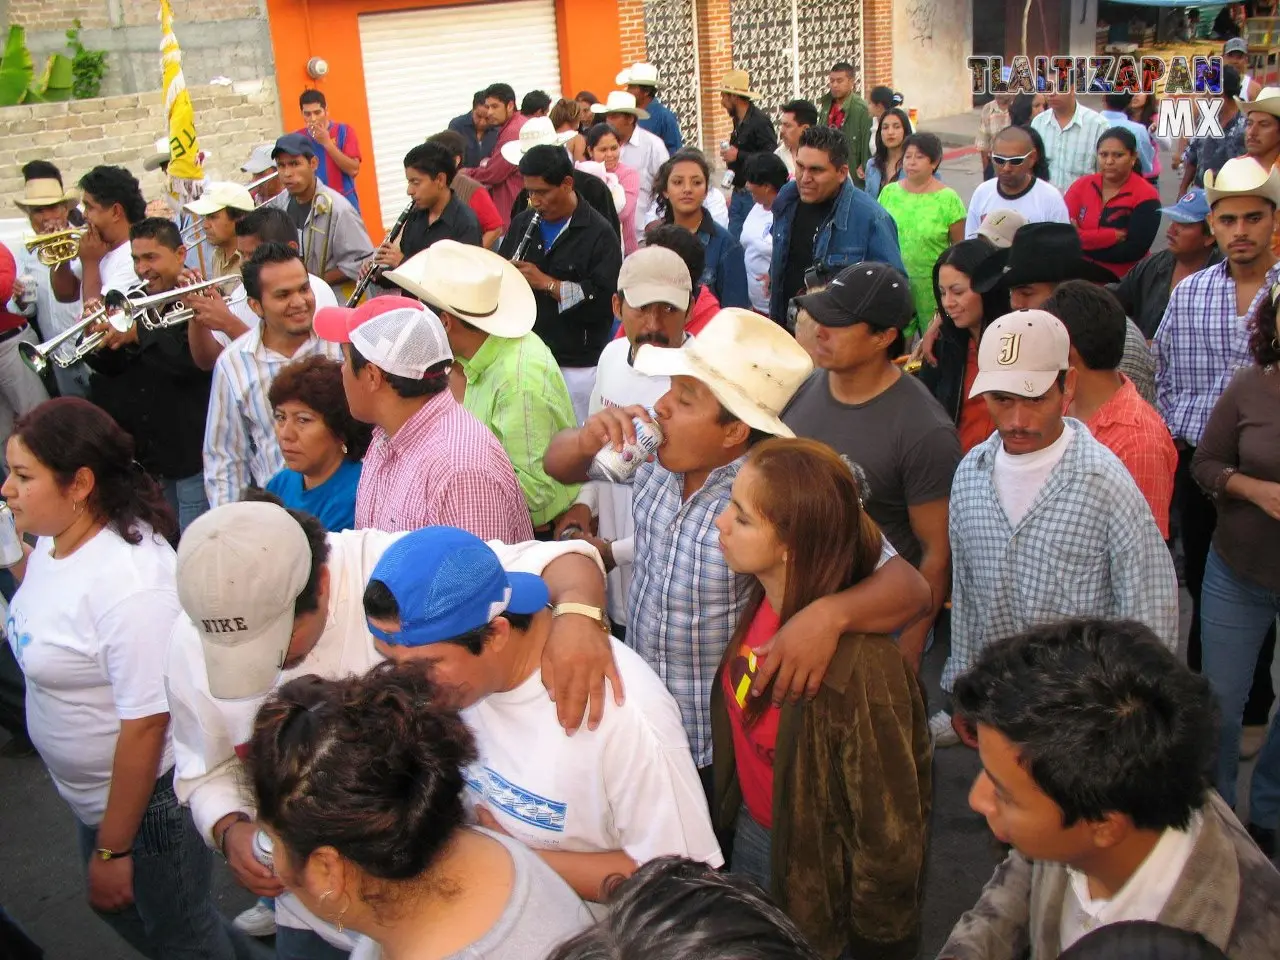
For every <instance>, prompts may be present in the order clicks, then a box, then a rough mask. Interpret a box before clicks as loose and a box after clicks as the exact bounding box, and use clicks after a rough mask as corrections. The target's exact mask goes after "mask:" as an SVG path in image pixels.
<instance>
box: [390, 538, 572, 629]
mask: <svg viewBox="0 0 1280 960" xmlns="http://www.w3.org/2000/svg"><path fill="white" fill-rule="evenodd" d="M375 580H376V581H378V582H380V583H382V584H383V585H384V586H386V588H387V589H388V590H390V591H391V595H392V596H393V597H395V600H396V606H397V607H399V608H400V629H399V630H398V631H396V632H394V633H391V632H388V631H385V630H380V629H378V628H377V627H375V626H374V625H373V624H369V632H370V633H372V634H373V635H374V636H375V637H377V638H378V639H379V640H384V641H386V642H387V643H390V644H394V645H396V646H398V647H425V646H426V645H427V644H431V643H439V642H441V641H442V640H452V639H453V638H455V637H460V636H462V635H463V634H467V633H471V632H472V631H473V630H478V629H479V628H480V627H483V626H484V625H485V624H487V623H489V622H491V621H492V620H493V619H494V618H495V617H498V616H500V615H501V614H503V613H524V614H531V613H537V612H538V611H539V610H542V609H543V608H544V607H546V606H547V604H548V603H549V602H550V600H551V595H550V593H549V592H548V591H547V584H546V582H545V581H544V580H543V579H542V578H541V577H538V576H534V575H533V574H531V573H508V572H507V571H506V570H504V569H503V568H502V563H501V562H500V561H499V560H498V555H497V554H496V553H494V552H493V551H492V550H491V549H490V548H489V545H488V544H486V543H485V542H484V541H483V540H481V539H480V538H479V537H477V536H475V535H474V534H471V533H467V531H465V530H459V529H458V528H457V527H424V528H422V529H421V530H414V531H413V532H412V533H407V534H405V535H404V536H403V537H401V538H400V539H399V540H397V541H396V542H395V543H393V544H392V545H391V546H390V547H388V548H387V551H386V552H385V553H384V554H383V555H382V558H381V559H380V560H379V561H378V563H377V566H375V567H374V568H373V574H372V576H370V577H369V581H370V583H372V582H373V581H375Z"/></svg>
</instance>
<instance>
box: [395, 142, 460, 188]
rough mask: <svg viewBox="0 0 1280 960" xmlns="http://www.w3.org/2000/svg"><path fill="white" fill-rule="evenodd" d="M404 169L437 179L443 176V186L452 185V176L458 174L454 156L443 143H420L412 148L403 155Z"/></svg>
mask: <svg viewBox="0 0 1280 960" xmlns="http://www.w3.org/2000/svg"><path fill="white" fill-rule="evenodd" d="M404 167H405V169H406V170H417V171H418V172H419V173H425V174H426V175H427V176H428V177H432V178H434V177H438V176H440V174H442V173H443V174H444V182H445V186H448V185H449V184H451V183H453V178H454V175H455V174H456V173H457V172H458V165H457V163H456V162H455V161H454V154H452V153H450V152H449V148H448V147H446V146H445V145H444V144H443V143H432V142H430V141H428V142H427V143H420V144H418V145H417V146H416V147H413V148H412V149H411V150H410V151H409V152H408V153H406V154H405V155H404Z"/></svg>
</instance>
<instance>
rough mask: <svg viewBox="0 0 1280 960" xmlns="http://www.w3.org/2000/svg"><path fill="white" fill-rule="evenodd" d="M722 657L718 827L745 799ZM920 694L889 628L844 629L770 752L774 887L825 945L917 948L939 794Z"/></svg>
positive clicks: (877, 954) (827, 951)
mask: <svg viewBox="0 0 1280 960" xmlns="http://www.w3.org/2000/svg"><path fill="white" fill-rule="evenodd" d="M723 671H724V667H723V666H722V667H721V671H720V674H718V675H717V677H716V683H715V685H714V686H713V687H712V690H711V730H712V742H713V744H714V751H715V752H714V768H715V784H716V793H715V797H716V802H715V805H714V809H713V810H712V815H713V817H714V818H715V821H716V826H717V828H719V829H721V830H726V831H731V830H732V829H733V825H734V822H735V820H736V818H737V814H738V810H739V808H740V807H741V805H742V791H741V789H740V788H739V786H738V775H737V768H736V764H735V763H734V752H733V734H732V730H731V728H730V726H729V713H728V708H727V706H726V702H725V695H724V681H723V676H722V675H723ZM932 763H933V756H932V748H931V747H930V743H929V718H928V715H927V713H926V712H925V704H924V696H923V694H922V692H921V689H920V684H919V681H917V679H916V677H915V674H914V673H913V672H912V670H911V667H910V666H908V664H907V662H906V661H905V660H904V659H903V658H902V654H901V653H900V652H899V651H898V647H897V645H896V644H895V643H894V642H893V640H892V639H890V638H889V637H886V636H881V635H871V634H851V635H848V636H845V637H843V638H842V639H841V641H840V645H839V647H838V648H837V650H836V655H835V657H834V658H833V659H832V661H831V666H830V667H829V668H828V669H827V675H826V677H825V678H824V679H823V683H822V689H821V691H820V692H819V693H818V696H817V697H815V698H814V700H813V701H812V702H811V703H801V704H796V705H787V706H784V707H783V708H782V715H781V717H780V718H779V722H778V742H777V750H776V752H775V754H774V761H773V777H774V779H773V783H774V787H773V830H772V843H771V850H770V857H771V861H772V868H773V883H772V890H771V891H770V892H771V894H772V896H773V898H774V899H775V900H776V901H777V902H778V903H779V904H780V905H781V906H782V908H783V909H784V910H785V911H786V912H787V915H788V916H790V917H791V919H792V920H794V921H795V922H796V925H797V926H799V928H800V930H801V932H802V933H804V935H805V936H806V937H807V938H808V940H809V942H810V943H811V944H813V946H814V948H815V949H816V950H817V951H818V953H820V954H821V955H822V956H823V957H830V958H835V957H838V956H839V955H840V953H841V951H843V950H844V949H845V947H846V946H850V947H852V953H853V956H856V957H858V958H859V960H911V958H913V957H915V955H916V950H917V947H918V945H919V937H920V897H921V890H922V883H923V878H924V854H925V847H926V846H927V844H928V839H929V836H928V835H929V809H930V806H931V803H932V793H933V777H932Z"/></svg>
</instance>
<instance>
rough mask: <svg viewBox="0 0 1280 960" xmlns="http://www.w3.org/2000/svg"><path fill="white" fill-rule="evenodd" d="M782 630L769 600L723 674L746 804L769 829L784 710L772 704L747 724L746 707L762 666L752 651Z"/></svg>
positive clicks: (748, 809)
mask: <svg viewBox="0 0 1280 960" xmlns="http://www.w3.org/2000/svg"><path fill="white" fill-rule="evenodd" d="M778 627H779V622H778V614H777V613H776V612H775V611H774V609H773V607H771V606H769V601H768V600H765V601H763V602H761V604H760V609H759V610H757V611H756V615H755V617H754V618H753V619H752V621H751V626H749V627H748V628H747V632H746V635H745V636H744V637H743V638H742V643H741V645H740V646H739V648H738V650H737V651H736V652H735V653H734V655H733V659H732V660H730V661H729V665H728V668H727V669H726V670H724V672H723V673H722V676H723V677H724V693H725V703H726V704H727V705H728V707H729V726H730V727H731V728H732V730H733V756H734V762H735V765H736V767H737V770H738V785H739V786H741V787H742V802H743V803H745V804H746V806H747V812H748V813H750V814H751V817H752V819H753V820H755V822H756V823H758V824H760V826H762V827H764V828H766V829H773V752H774V748H775V747H776V745H777V742H778V719H779V717H780V716H781V714H782V711H781V710H780V709H778V708H777V707H775V706H773V705H772V704H770V705H769V706H768V707H766V708H765V709H764V712H762V713H761V714H760V715H759V716H757V717H756V720H755V722H754V723H752V724H750V725H747V722H746V721H747V717H746V714H745V713H744V712H743V707H744V705H745V704H746V702H747V698H748V697H749V696H750V691H751V681H752V680H754V679H755V676H756V670H757V669H758V667H759V661H758V660H757V659H756V656H755V654H754V653H753V652H752V651H754V650H755V649H757V648H758V647H761V646H763V645H764V644H766V643H768V642H769V640H771V639H772V638H773V635H774V634H775V633H777V632H778Z"/></svg>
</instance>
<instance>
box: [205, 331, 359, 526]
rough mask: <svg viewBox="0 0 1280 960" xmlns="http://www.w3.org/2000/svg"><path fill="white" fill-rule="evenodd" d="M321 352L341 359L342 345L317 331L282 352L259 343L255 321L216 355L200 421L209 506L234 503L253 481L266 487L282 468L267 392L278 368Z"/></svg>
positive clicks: (260, 336)
mask: <svg viewBox="0 0 1280 960" xmlns="http://www.w3.org/2000/svg"><path fill="white" fill-rule="evenodd" d="M316 354H322V355H324V356H326V357H328V358H329V359H330V360H341V359H342V347H341V345H340V344H337V343H329V342H327V341H325V340H321V339H320V338H319V337H317V336H316V335H315V334H312V335H311V337H310V338H309V339H308V340H307V342H306V343H304V344H303V345H302V346H300V347H299V348H298V349H297V350H295V351H294V353H293V356H291V357H286V356H285V355H284V354H281V353H277V352H276V351H274V350H272V349H270V348H269V347H267V346H266V345H264V344H263V342H262V327H261V326H257V327H254V328H253V329H252V330H250V331H249V332H248V333H246V334H245V335H244V336H242V337H239V338H238V339H236V340H234V341H233V342H232V343H231V345H230V346H228V347H227V348H226V349H224V350H223V351H222V353H220V354H218V360H217V362H216V363H215V364H214V365H213V387H212V389H211V390H210V391H209V415H208V416H207V417H206V418H205V426H204V490H205V495H206V496H207V497H208V498H209V506H210V507H217V506H221V505H222V504H224V503H232V502H234V501H236V500H239V499H240V498H241V497H242V496H243V495H244V490H245V487H247V486H249V485H250V484H251V483H252V484H254V485H256V486H259V487H265V486H266V485H267V481H268V480H270V479H271V478H272V477H274V476H275V475H276V474H277V473H279V472H280V471H281V470H283V469H284V457H283V456H282V455H281V453H280V445H279V443H277V442H276V426H275V417H274V416H273V415H272V412H271V404H270V403H269V402H268V401H267V391H268V390H269V389H270V388H271V381H272V380H274V379H275V377H276V374H277V373H279V372H280V368H281V367H283V366H284V365H285V364H286V363H290V362H292V361H294V360H302V359H304V358H306V357H311V356H315V355H316Z"/></svg>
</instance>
